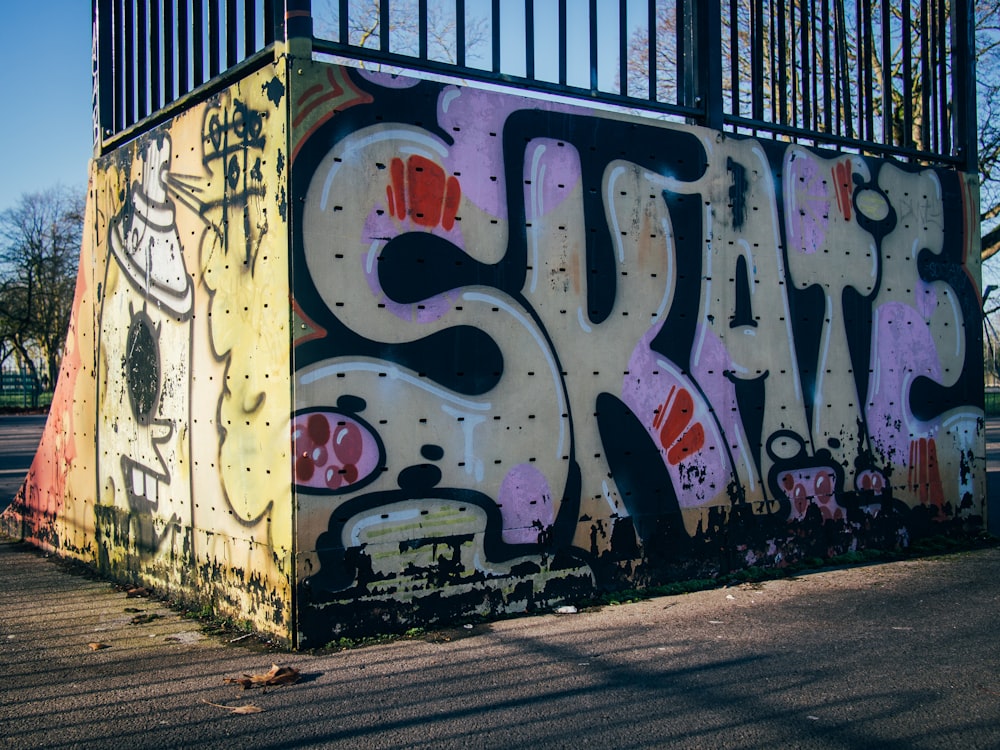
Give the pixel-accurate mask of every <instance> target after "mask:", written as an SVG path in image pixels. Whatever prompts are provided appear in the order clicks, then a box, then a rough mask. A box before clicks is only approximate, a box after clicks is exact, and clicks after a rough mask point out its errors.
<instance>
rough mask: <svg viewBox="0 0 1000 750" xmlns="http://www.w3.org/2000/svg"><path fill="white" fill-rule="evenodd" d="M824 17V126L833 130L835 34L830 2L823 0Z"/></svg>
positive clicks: (822, 33)
mask: <svg viewBox="0 0 1000 750" xmlns="http://www.w3.org/2000/svg"><path fill="white" fill-rule="evenodd" d="M822 14H823V19H822V21H821V24H820V27H821V37H822V39H823V127H824V128H825V129H826V130H828V131H832V127H831V126H832V124H833V98H834V97H833V94H834V93H835V92H836V86H835V84H834V82H833V81H832V80H831V78H832V75H831V67H830V61H831V56H832V53H831V50H830V39H831V37H832V36H833V29H832V27H831V25H830V2H829V0H823V10H822Z"/></svg>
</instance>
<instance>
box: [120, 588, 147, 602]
mask: <svg viewBox="0 0 1000 750" xmlns="http://www.w3.org/2000/svg"><path fill="white" fill-rule="evenodd" d="M137 596H149V589H145V588H143V587H142V586H136V587H135V588H134V589H127V590H126V591H125V597H126V598H127V599H133V598H135V597H137Z"/></svg>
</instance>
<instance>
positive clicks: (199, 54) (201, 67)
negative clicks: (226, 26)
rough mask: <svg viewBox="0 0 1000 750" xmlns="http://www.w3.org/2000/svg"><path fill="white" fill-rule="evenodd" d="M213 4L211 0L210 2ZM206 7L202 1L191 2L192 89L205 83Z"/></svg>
mask: <svg viewBox="0 0 1000 750" xmlns="http://www.w3.org/2000/svg"><path fill="white" fill-rule="evenodd" d="M210 2H211V0H210ZM204 18H205V6H204V4H203V2H202V0H191V30H192V40H191V67H192V81H191V87H192V88H198V86H201V84H203V83H204V82H205V22H204Z"/></svg>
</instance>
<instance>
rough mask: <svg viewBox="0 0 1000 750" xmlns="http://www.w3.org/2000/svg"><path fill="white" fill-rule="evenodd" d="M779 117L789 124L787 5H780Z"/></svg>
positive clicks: (781, 121) (780, 0) (782, 122)
mask: <svg viewBox="0 0 1000 750" xmlns="http://www.w3.org/2000/svg"><path fill="white" fill-rule="evenodd" d="M777 5H778V20H777V25H778V115H777V117H776V118H775V120H776V121H777V122H778V123H780V124H782V125H784V124H787V122H788V100H787V99H788V90H787V87H788V78H787V76H788V60H787V56H786V54H785V51H786V50H787V49H788V41H787V39H786V38H785V4H784V2H782V0H779V1H778V3H777Z"/></svg>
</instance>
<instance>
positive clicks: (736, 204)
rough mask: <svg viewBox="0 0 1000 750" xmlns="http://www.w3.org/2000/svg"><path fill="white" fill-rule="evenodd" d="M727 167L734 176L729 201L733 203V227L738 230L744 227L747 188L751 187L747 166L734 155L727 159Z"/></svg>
mask: <svg viewBox="0 0 1000 750" xmlns="http://www.w3.org/2000/svg"><path fill="white" fill-rule="evenodd" d="M726 169H727V170H728V172H729V174H731V175H732V176H733V184H732V185H730V186H729V202H730V203H731V205H732V212H733V214H732V216H733V229H735V230H736V231H737V232H738V231H739V230H741V229H743V223H744V222H745V221H746V218H747V190H749V189H750V183H749V181H748V180H747V170H746V168H745V167H744V166H743V165H742V164H740V163H739V162H738V161H735V160H734V159H733V158H732V157H729V158H727V159H726Z"/></svg>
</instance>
